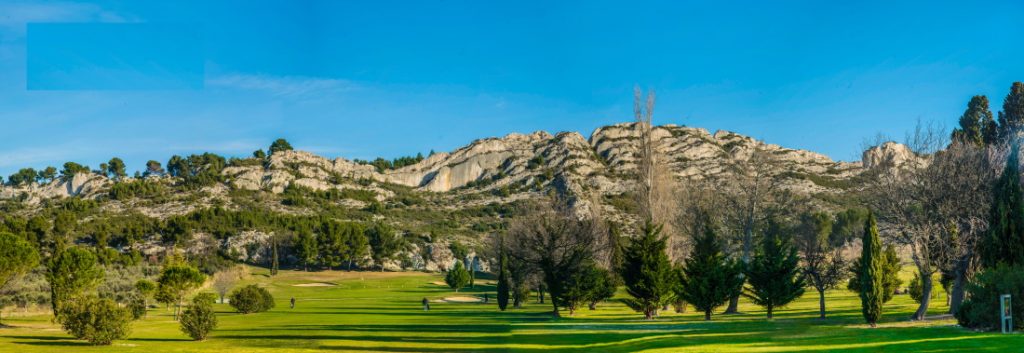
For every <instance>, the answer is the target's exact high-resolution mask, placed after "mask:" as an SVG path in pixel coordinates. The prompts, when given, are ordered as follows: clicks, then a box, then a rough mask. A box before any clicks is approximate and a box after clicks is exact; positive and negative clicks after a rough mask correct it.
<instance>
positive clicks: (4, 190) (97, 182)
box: [0, 173, 111, 205]
mask: <svg viewBox="0 0 1024 353" xmlns="http://www.w3.org/2000/svg"><path fill="white" fill-rule="evenodd" d="M110 183H111V182H110V180H109V179H107V177H104V176H101V175H96V174H92V173H79V174H75V176H74V177H72V178H71V179H70V180H55V181H53V182H51V183H46V184H36V183H32V184H30V185H26V186H21V187H0V199H12V198H18V197H21V195H27V196H28V198H27V199H26V202H27V203H28V204H32V205H34V204H37V203H39V201H41V200H43V199H49V198H54V197H68V196H83V197H92V196H95V195H97V194H99V193H100V192H101V191H103V190H104V189H105V188H107V187H108V186H109V185H110Z"/></svg>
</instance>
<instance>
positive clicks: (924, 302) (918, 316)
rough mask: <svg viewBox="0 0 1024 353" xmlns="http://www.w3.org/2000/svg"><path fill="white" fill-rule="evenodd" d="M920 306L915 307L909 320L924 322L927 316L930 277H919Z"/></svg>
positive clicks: (929, 297)
mask: <svg viewBox="0 0 1024 353" xmlns="http://www.w3.org/2000/svg"><path fill="white" fill-rule="evenodd" d="M920 277H921V305H918V306H917V311H915V312H914V316H912V317H911V318H910V319H911V320H924V318H925V316H927V315H928V304H929V303H931V301H932V276H931V275H927V276H925V275H923V274H922V275H921V276H920Z"/></svg>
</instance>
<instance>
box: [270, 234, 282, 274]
mask: <svg viewBox="0 0 1024 353" xmlns="http://www.w3.org/2000/svg"><path fill="white" fill-rule="evenodd" d="M277 257H278V254H277V238H273V237H272V238H270V275H271V276H277V270H278V267H279V265H280V263H279V260H278V258H277Z"/></svg>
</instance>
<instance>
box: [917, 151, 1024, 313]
mask: <svg viewBox="0 0 1024 353" xmlns="http://www.w3.org/2000/svg"><path fill="white" fill-rule="evenodd" d="M1007 151H1008V148H1006V147H1005V146H982V147H979V146H977V145H974V144H968V143H961V142H956V141H954V142H953V144H952V145H950V146H949V147H948V148H947V149H946V150H944V151H941V152H939V153H936V154H935V157H934V158H933V159H932V163H931V165H929V166H928V188H929V191H930V192H931V193H932V195H931V196H930V197H929V198H930V199H931V200H933V202H935V204H934V206H933V207H934V213H935V217H936V219H935V220H934V222H943V221H945V222H946V227H945V228H944V229H943V232H942V233H941V234H940V235H942V236H943V238H944V239H943V240H942V241H941V242H939V243H938V245H939V248H938V249H937V251H936V253H935V254H934V255H935V256H936V262H937V263H938V264H939V266H941V267H942V270H943V271H944V272H945V273H948V274H952V276H953V283H952V285H951V286H952V289H951V293H950V297H951V298H950V300H949V309H950V312H951V313H955V312H956V311H957V310H958V309H959V307H960V304H961V303H962V302H963V299H964V286H965V285H966V283H967V280H968V279H969V278H970V275H971V273H972V271H971V270H972V269H973V268H974V261H973V260H974V259H975V257H976V251H975V249H976V246H977V244H978V239H979V238H980V237H981V236H982V235H983V234H984V232H986V231H987V230H988V215H989V208H990V207H991V203H992V197H993V195H992V185H993V183H994V182H995V180H996V178H998V175H999V171H1000V170H1001V169H1002V168H1003V166H1002V164H1003V163H1004V161H1005V160H1006V158H1005V155H1006V153H1007Z"/></svg>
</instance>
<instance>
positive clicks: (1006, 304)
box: [999, 294, 1013, 333]
mask: <svg viewBox="0 0 1024 353" xmlns="http://www.w3.org/2000/svg"><path fill="white" fill-rule="evenodd" d="M1011 308H1012V306H1011V305H1010V295H1009V294H1003V295H1000V296H999V324H1000V326H1002V328H1003V333H1012V332H1013V316H1012V315H1011V312H1012V310H1010V309H1011Z"/></svg>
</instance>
